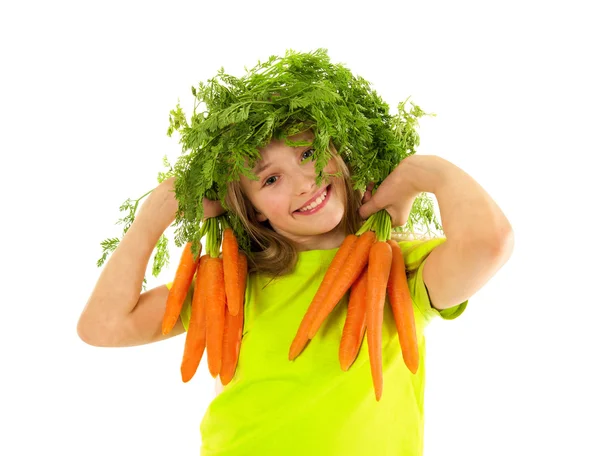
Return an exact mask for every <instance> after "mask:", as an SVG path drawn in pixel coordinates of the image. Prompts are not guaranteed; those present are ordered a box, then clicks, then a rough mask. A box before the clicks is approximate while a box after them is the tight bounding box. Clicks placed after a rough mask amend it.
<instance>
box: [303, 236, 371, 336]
mask: <svg viewBox="0 0 600 456" xmlns="http://www.w3.org/2000/svg"><path fill="white" fill-rule="evenodd" d="M375 241H376V237H375V232H374V231H366V232H364V233H363V234H361V235H360V236H358V239H357V240H356V242H355V243H354V244H353V246H352V248H351V251H350V254H349V255H348V257H347V259H346V261H345V262H344V264H343V266H342V268H341V269H340V270H339V272H338V274H337V275H336V277H335V280H334V282H333V283H332V284H331V288H330V289H329V292H328V293H327V296H326V297H325V299H323V300H322V301H320V302H317V303H315V305H316V306H317V310H316V314H315V316H314V318H313V321H312V324H311V325H310V329H309V331H308V338H309V339H312V338H313V337H315V334H316V333H317V331H318V330H319V328H320V327H321V325H322V324H323V322H324V321H325V319H326V318H327V316H328V315H329V314H330V313H331V311H332V310H333V309H334V308H335V306H336V305H337V304H338V302H339V301H340V299H342V297H343V296H344V294H346V292H347V291H348V289H349V288H350V287H351V286H352V284H353V283H354V281H355V280H356V279H357V278H358V276H359V275H360V273H361V272H362V270H363V269H364V267H365V266H366V265H367V262H368V261H369V250H370V249H371V246H372V245H373V243H374V242H375Z"/></svg>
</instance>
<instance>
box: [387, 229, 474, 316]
mask: <svg viewBox="0 0 600 456" xmlns="http://www.w3.org/2000/svg"><path fill="white" fill-rule="evenodd" d="M445 241H446V238H434V239H430V240H427V241H400V242H399V243H398V245H399V246H400V248H401V249H402V253H403V255H404V262H405V264H406V266H407V268H408V269H409V271H412V272H411V273H409V276H408V288H409V290H410V294H411V296H412V299H413V304H414V305H415V307H416V308H417V309H419V311H420V312H421V313H422V314H423V317H424V318H425V321H426V323H429V322H430V321H431V320H432V319H434V318H436V317H441V318H442V319H444V320H453V319H455V318H457V317H459V316H460V315H461V314H462V313H463V312H464V310H465V308H466V307H467V304H468V302H469V301H468V300H466V301H464V302H462V303H460V304H458V305H456V306H454V307H450V308H448V309H443V310H438V309H436V308H435V307H433V306H432V305H431V299H430V298H429V292H428V291H427V287H426V286H425V282H424V281H423V268H424V266H425V260H426V259H427V257H428V256H429V254H430V253H431V252H432V251H433V249H434V248H436V247H437V246H439V245H441V244H443V243H444V242H445Z"/></svg>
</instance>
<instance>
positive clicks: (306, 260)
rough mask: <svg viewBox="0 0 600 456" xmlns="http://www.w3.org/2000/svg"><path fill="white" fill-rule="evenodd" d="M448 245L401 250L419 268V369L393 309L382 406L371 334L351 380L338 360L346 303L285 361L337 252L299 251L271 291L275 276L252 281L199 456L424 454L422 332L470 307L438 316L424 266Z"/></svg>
mask: <svg viewBox="0 0 600 456" xmlns="http://www.w3.org/2000/svg"><path fill="white" fill-rule="evenodd" d="M444 241H445V239H444V238H438V239H434V240H430V241H427V242H423V241H402V242H400V243H399V245H400V247H401V248H402V251H403V253H404V259H405V262H406V263H407V265H410V264H411V263H412V264H415V265H418V269H417V271H416V273H414V274H412V275H410V276H409V279H408V285H409V288H410V292H411V295H412V299H413V304H414V315H415V322H416V327H417V338H418V343H419V354H420V361H419V369H418V371H417V373H416V374H414V375H413V374H412V373H411V372H410V371H409V370H408V368H406V366H405V364H404V360H403V358H402V353H401V348H400V343H399V340H398V333H397V330H396V326H395V322H394V318H393V314H392V311H391V308H390V307H389V305H386V307H385V312H384V323H383V330H382V347H383V394H382V397H381V400H380V401H379V402H377V401H376V400H375V392H374V389H373V382H372V379H371V371H370V365H369V353H368V347H367V340H366V335H365V339H364V341H363V344H362V346H361V349H360V352H359V354H358V357H357V358H356V361H355V362H354V364H353V365H352V366H351V367H350V369H349V370H348V371H347V372H344V371H342V369H341V368H340V364H339V358H338V351H339V344H340V339H341V335H342V330H343V327H344V322H345V317H346V310H347V303H348V301H347V299H348V294H346V296H345V297H344V298H343V300H342V301H341V302H340V303H339V304H338V305H337V307H336V308H335V309H334V311H333V312H332V313H331V314H330V316H329V317H328V318H327V320H326V321H325V323H324V324H323V325H322V326H321V328H320V329H319V332H318V333H317V335H316V336H315V338H314V339H312V340H311V341H310V342H309V344H308V345H307V346H306V348H305V349H304V351H303V352H302V353H301V354H300V356H299V357H298V358H296V359H295V360H294V361H289V360H288V353H289V349H290V345H291V343H292V340H293V339H294V337H295V335H296V332H297V330H298V327H299V325H300V322H301V321H302V318H303V317H304V315H305V313H306V310H307V309H308V306H309V305H310V302H311V300H312V298H313V296H314V295H315V293H316V292H317V289H318V287H319V284H320V283H321V280H322V279H323V276H324V275H325V272H326V270H327V267H328V266H329V264H330V263H331V261H332V259H333V257H334V255H335V254H336V252H337V250H338V249H331V250H312V251H305V252H300V254H299V257H298V263H297V264H296V267H295V269H294V272H293V273H292V274H290V275H288V276H286V277H283V278H279V279H276V280H272V281H271V282H270V283H269V281H270V280H271V279H270V278H268V277H265V276H262V275H260V274H250V275H249V276H248V281H247V287H246V301H245V310H244V311H245V319H244V329H243V338H242V344H241V349H240V354H239V361H238V365H237V370H236V373H235V376H234V377H233V379H232V381H231V382H230V383H229V384H228V385H227V386H225V387H224V389H223V392H222V393H221V394H219V395H218V396H217V397H216V398H215V399H214V400H213V401H212V402H211V403H210V405H209V406H208V409H207V410H206V414H205V415H204V418H203V419H202V422H201V424H200V432H201V440H202V450H201V455H202V456H217V455H219V456H225V455H227V456H241V455H261V456H270V455H284V454H285V455H287V456H292V455H302V456H306V455H310V456H321V455H323V456H332V455H344V456H351V455H361V456H363V455H366V454H373V455H378V456H383V455H394V456H404V455H405V456H419V455H422V453H423V400H424V386H425V354H426V353H425V337H424V328H425V327H426V325H427V324H428V322H429V321H431V319H432V318H435V317H441V318H444V319H447V320H451V319H454V318H456V317H458V316H459V315H460V314H461V313H462V312H463V311H464V309H465V307H466V305H467V301H465V302H464V303H462V304H460V305H458V306H456V307H453V308H450V309H446V310H443V311H441V312H440V311H438V310H436V309H434V308H432V307H431V304H430V301H429V297H428V294H427V290H426V288H425V285H424V283H423V265H424V263H423V260H424V259H425V258H426V257H427V255H428V254H429V253H430V252H431V250H432V249H433V248H434V247H436V246H437V245H439V244H441V243H442V242H444ZM267 284H268V285H267ZM169 285H170V284H169ZM190 295H191V293H190ZM190 295H188V297H189V296H190ZM189 316H190V300H189V299H188V300H186V303H185V304H184V308H183V309H182V312H181V318H182V321H183V323H184V327H186V328H187V324H188V321H189Z"/></svg>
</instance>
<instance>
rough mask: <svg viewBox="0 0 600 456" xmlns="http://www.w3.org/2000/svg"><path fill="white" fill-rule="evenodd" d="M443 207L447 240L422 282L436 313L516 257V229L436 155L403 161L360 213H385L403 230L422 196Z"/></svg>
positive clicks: (457, 170) (435, 252)
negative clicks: (514, 253)
mask: <svg viewBox="0 0 600 456" xmlns="http://www.w3.org/2000/svg"><path fill="white" fill-rule="evenodd" d="M422 192H428V193H432V194H433V195H434V196H435V197H436V199H437V202H438V205H439V208H440V216H441V219H442V220H441V221H442V226H443V228H444V233H445V235H446V241H445V242H444V243H443V244H441V245H439V246H437V247H436V248H435V249H433V251H432V252H431V253H430V254H429V256H428V257H427V259H426V260H425V265H424V267H423V281H424V282H425V285H426V286H427V289H428V291H429V295H430V298H431V303H432V305H433V306H434V307H435V308H437V309H440V310H441V309H446V308H449V307H453V306H456V305H458V304H460V303H461V302H463V301H465V300H467V299H469V298H470V297H471V296H472V295H473V294H475V293H476V292H477V291H478V290H479V289H481V288H482V287H483V286H484V285H485V284H486V283H487V282H488V281H489V280H490V279H491V278H492V277H493V276H494V274H496V272H498V270H499V269H500V268H501V267H502V266H503V265H504V264H505V263H506V261H507V260H508V259H509V257H510V255H511V254H512V250H513V244H514V236H513V230H512V227H511V225H510V223H509V221H508V219H507V218H506V216H505V215H504V213H503V212H502V210H501V209H500V208H499V207H498V205H497V204H496V203H495V202H494V200H493V199H492V198H491V197H490V195H488V193H487V192H486V191H485V190H484V189H483V188H482V187H481V186H480V185H479V184H478V183H477V182H476V181H475V180H474V179H473V178H472V177H471V176H469V175H468V174H467V173H466V172H465V171H463V170H462V169H460V168H459V167H458V166H456V165H454V164H452V163H450V162H449V161H447V160H445V159H443V158H441V157H438V156H435V155H418V154H415V155H412V156H410V157H407V158H406V159H404V160H403V161H402V162H401V163H400V164H399V165H398V166H397V167H396V169H394V171H393V172H392V173H391V174H390V175H389V176H388V177H387V178H386V179H385V180H384V181H383V182H382V184H381V186H380V187H379V189H378V191H377V192H376V193H375V194H374V195H373V197H372V198H369V195H367V198H368V199H369V200H368V201H367V203H366V204H365V205H363V206H362V207H361V209H360V211H361V215H362V216H363V217H364V218H366V217H368V216H369V215H370V214H371V213H373V212H376V211H377V210H380V209H386V210H387V211H388V212H389V213H390V215H391V216H392V221H393V224H394V226H399V225H403V224H404V223H406V221H407V219H408V214H409V212H410V209H411V207H412V203H413V202H414V200H415V198H416V197H417V195H419V194H420V193H422Z"/></svg>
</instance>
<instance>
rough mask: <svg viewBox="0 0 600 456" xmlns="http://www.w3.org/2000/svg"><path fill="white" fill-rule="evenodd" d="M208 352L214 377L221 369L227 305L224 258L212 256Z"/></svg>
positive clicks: (209, 261)
mask: <svg viewBox="0 0 600 456" xmlns="http://www.w3.org/2000/svg"><path fill="white" fill-rule="evenodd" d="M206 281H207V283H206V287H205V288H206V352H207V356H208V370H209V372H210V375H212V377H213V378H216V377H217V375H219V371H220V370H221V358H222V353H223V326H224V325H225V310H226V309H225V308H226V306H227V303H226V299H227V298H226V296H225V286H224V278H223V259H222V258H218V257H217V258H213V257H211V256H209V257H208V259H207V260H206Z"/></svg>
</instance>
